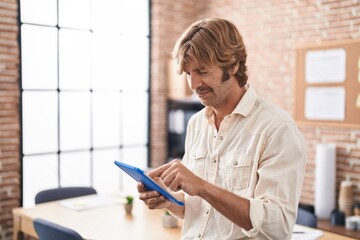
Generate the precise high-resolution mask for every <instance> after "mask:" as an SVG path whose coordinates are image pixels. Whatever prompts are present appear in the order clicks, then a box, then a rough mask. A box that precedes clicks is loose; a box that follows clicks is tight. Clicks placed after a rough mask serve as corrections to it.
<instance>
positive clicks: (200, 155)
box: [190, 149, 206, 178]
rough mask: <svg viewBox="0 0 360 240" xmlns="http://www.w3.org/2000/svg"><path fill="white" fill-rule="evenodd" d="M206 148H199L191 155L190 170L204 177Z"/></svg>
mask: <svg viewBox="0 0 360 240" xmlns="http://www.w3.org/2000/svg"><path fill="white" fill-rule="evenodd" d="M205 160H206V149H198V150H197V151H195V152H194V154H193V156H192V157H191V163H190V170H191V171H192V172H193V173H195V174H196V175H197V176H199V177H201V178H203V177H204V169H205Z"/></svg>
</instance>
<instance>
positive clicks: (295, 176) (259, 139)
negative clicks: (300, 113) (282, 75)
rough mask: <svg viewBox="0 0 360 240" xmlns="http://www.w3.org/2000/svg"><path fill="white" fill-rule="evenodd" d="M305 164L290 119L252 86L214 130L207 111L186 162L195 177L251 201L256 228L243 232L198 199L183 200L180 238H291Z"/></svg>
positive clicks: (196, 121) (196, 118) (196, 123)
mask: <svg viewBox="0 0 360 240" xmlns="http://www.w3.org/2000/svg"><path fill="white" fill-rule="evenodd" d="M305 162H306V146H305V141H304V139H303V137H302V135H301V134H300V132H299V131H298V129H297V127H296V124H295V123H294V121H293V120H292V118H291V117H290V115H289V114H288V113H287V112H285V111H284V110H282V109H281V108H279V107H277V106H275V105H273V104H271V103H270V102H268V101H267V100H265V99H264V98H261V97H258V96H257V95H256V93H255V91H254V89H253V88H252V87H248V90H247V91H246V93H245V94H244V96H243V97H242V99H241V100H240V102H239V103H238V105H237V106H236V108H235V109H234V111H233V112H232V113H231V114H230V115H228V116H226V117H225V118H224V119H223V121H222V122H221V125H220V127H219V130H218V131H217V130H216V127H215V122H214V114H213V112H212V109H211V108H210V107H205V108H204V109H203V110H201V111H200V112H198V113H196V114H194V115H193V116H192V118H191V119H190V121H189V125H188V128H187V135H186V141H185V155H184V157H183V163H184V164H185V165H186V166H187V167H188V168H189V169H190V170H191V171H193V172H194V173H195V174H196V175H198V176H199V177H201V178H203V179H205V180H206V181H208V182H210V183H212V184H214V185H217V186H219V187H221V188H223V189H226V190H228V191H230V192H233V193H234V194H236V195H238V196H241V197H243V198H247V199H249V201H250V219H251V223H252V226H253V228H252V229H251V230H249V231H246V230H245V229H242V228H240V227H239V226H237V225H235V224H234V223H232V222H231V221H230V220H228V219H227V218H226V217H224V216H223V215H221V214H220V213H219V212H218V211H216V209H214V208H213V207H212V206H211V205H210V204H209V203H207V202H206V201H205V200H203V199H201V198H200V197H197V196H189V195H186V196H185V216H184V222H183V230H182V239H214V240H215V239H216V240H220V239H221V240H223V239H242V238H245V239H248V238H252V239H277V240H278V239H282V240H284V239H291V235H292V229H293V226H294V223H295V218H296V211H297V206H298V202H299V199H300V193H301V187H302V183H303V179H304V171H305Z"/></svg>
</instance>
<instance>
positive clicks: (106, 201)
mask: <svg viewBox="0 0 360 240" xmlns="http://www.w3.org/2000/svg"><path fill="white" fill-rule="evenodd" d="M125 202H126V200H125V198H124V199H119V198H118V197H115V196H100V195H92V196H87V197H81V198H75V199H65V200H61V201H60V202H59V204H60V205H61V206H63V207H66V208H70V209H72V210H77V211H83V210H87V209H94V208H99V207H103V206H107V205H111V204H117V203H120V204H124V203H125Z"/></svg>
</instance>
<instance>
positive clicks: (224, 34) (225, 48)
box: [172, 18, 248, 87]
mask: <svg viewBox="0 0 360 240" xmlns="http://www.w3.org/2000/svg"><path fill="white" fill-rule="evenodd" d="M172 56H173V58H174V59H175V60H176V61H177V63H178V70H177V73H178V74H182V73H183V72H184V65H185V63H188V62H189V61H190V60H194V61H196V62H197V63H198V64H199V66H200V67H203V68H205V69H208V70H209V69H210V67H211V66H218V67H220V68H221V69H222V70H223V73H224V74H223V75H224V76H223V78H224V77H225V79H227V78H228V76H229V73H228V72H229V71H230V70H231V69H232V68H233V67H235V66H236V65H237V64H239V68H238V70H237V72H236V74H235V77H236V79H237V80H238V83H239V86H240V87H243V86H245V84H246V83H247V79H248V76H247V74H246V71H247V67H246V57H247V54H246V49H245V45H244V42H243V39H242V37H241V35H240V33H239V31H238V30H237V28H236V26H235V25H234V24H233V23H231V22H229V21H227V20H225V19H221V18H209V19H203V20H200V21H197V22H195V23H193V24H192V25H190V26H189V27H188V28H187V29H186V30H185V32H184V33H183V34H182V35H181V37H180V38H179V39H178V41H177V42H176V44H175V46H174V49H173V52H172ZM226 76H227V78H226ZM225 79H224V80H225Z"/></svg>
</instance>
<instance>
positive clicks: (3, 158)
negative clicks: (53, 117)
mask: <svg viewBox="0 0 360 240" xmlns="http://www.w3.org/2000/svg"><path fill="white" fill-rule="evenodd" d="M17 7H18V6H17V1H16V0H0V239H10V237H11V231H12V214H11V209H12V208H14V207H17V206H19V200H20V184H19V183H20V175H19V166H20V164H19V162H20V160H19V142H20V138H19V136H20V134H19V111H18V107H19V86H18V84H19V83H18V80H19V74H18V69H19V47H18V42H17V35H18V26H17V15H18V12H17Z"/></svg>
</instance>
